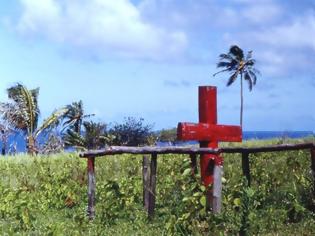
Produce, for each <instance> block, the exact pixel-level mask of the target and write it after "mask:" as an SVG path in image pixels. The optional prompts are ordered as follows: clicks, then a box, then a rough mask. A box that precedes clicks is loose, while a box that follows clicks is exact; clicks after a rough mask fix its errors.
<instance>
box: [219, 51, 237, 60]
mask: <svg viewBox="0 0 315 236" xmlns="http://www.w3.org/2000/svg"><path fill="white" fill-rule="evenodd" d="M219 58H220V60H227V61H232V60H234V57H233V56H232V55H231V54H226V53H222V54H220V55H219Z"/></svg>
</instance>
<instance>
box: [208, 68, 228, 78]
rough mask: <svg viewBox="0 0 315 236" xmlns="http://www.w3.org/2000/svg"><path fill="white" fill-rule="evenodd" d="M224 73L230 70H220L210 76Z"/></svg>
mask: <svg viewBox="0 0 315 236" xmlns="http://www.w3.org/2000/svg"><path fill="white" fill-rule="evenodd" d="M225 71H230V68H228V69H224V70H220V71H218V72H216V73H214V74H213V75H212V76H216V75H217V74H220V73H222V72H225Z"/></svg>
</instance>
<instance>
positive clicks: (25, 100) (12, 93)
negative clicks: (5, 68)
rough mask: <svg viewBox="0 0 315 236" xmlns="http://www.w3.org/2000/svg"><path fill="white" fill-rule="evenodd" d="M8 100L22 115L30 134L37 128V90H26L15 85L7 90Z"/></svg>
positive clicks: (19, 85)
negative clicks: (12, 102) (11, 101)
mask: <svg viewBox="0 0 315 236" xmlns="http://www.w3.org/2000/svg"><path fill="white" fill-rule="evenodd" d="M7 91H8V97H9V99H11V100H13V101H14V103H15V104H16V106H17V107H18V109H19V110H20V114H22V113H23V114H24V115H23V118H24V119H25V122H26V123H27V124H28V125H27V129H28V132H29V133H32V132H33V130H35V128H36V126H37V121H38V116H39V109H38V102H37V96H38V92H39V89H35V90H28V89H27V88H26V87H25V86H23V85H22V84H17V85H15V86H13V87H10V88H8V89H7Z"/></svg>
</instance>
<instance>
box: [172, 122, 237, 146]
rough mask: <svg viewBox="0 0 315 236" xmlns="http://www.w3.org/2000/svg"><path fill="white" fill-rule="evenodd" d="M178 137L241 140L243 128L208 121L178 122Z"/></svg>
mask: <svg viewBox="0 0 315 236" xmlns="http://www.w3.org/2000/svg"><path fill="white" fill-rule="evenodd" d="M177 137H178V139H179V140H184V141H190V140H198V141H213V140H216V141H225V142H241V141H242V129H241V127H240V126H236V125H217V124H207V123H198V124H195V123H188V122H182V123H178V126H177Z"/></svg>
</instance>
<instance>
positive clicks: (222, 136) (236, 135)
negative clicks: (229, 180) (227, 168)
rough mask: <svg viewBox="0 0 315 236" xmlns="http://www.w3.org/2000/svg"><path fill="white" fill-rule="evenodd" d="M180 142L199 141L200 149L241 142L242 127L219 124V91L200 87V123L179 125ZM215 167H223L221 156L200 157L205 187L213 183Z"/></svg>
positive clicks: (210, 87) (207, 155) (208, 155)
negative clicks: (221, 143)
mask: <svg viewBox="0 0 315 236" xmlns="http://www.w3.org/2000/svg"><path fill="white" fill-rule="evenodd" d="M177 136H178V139H179V140H187V141H188V140H197V141H199V143H200V147H209V148H217V147H218V142H219V141H225V142H241V141H242V129H241V127H240V126H231V125H229V126H228V125H218V124H217V89H216V87H212V86H201V87H199V123H198V124H194V123H179V124H178V128H177ZM214 165H219V166H221V165H223V159H222V157H221V156H219V155H213V154H204V155H201V157H200V173H201V180H202V183H203V184H204V185H205V186H208V185H209V184H212V183H213V175H212V174H213V167H214Z"/></svg>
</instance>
